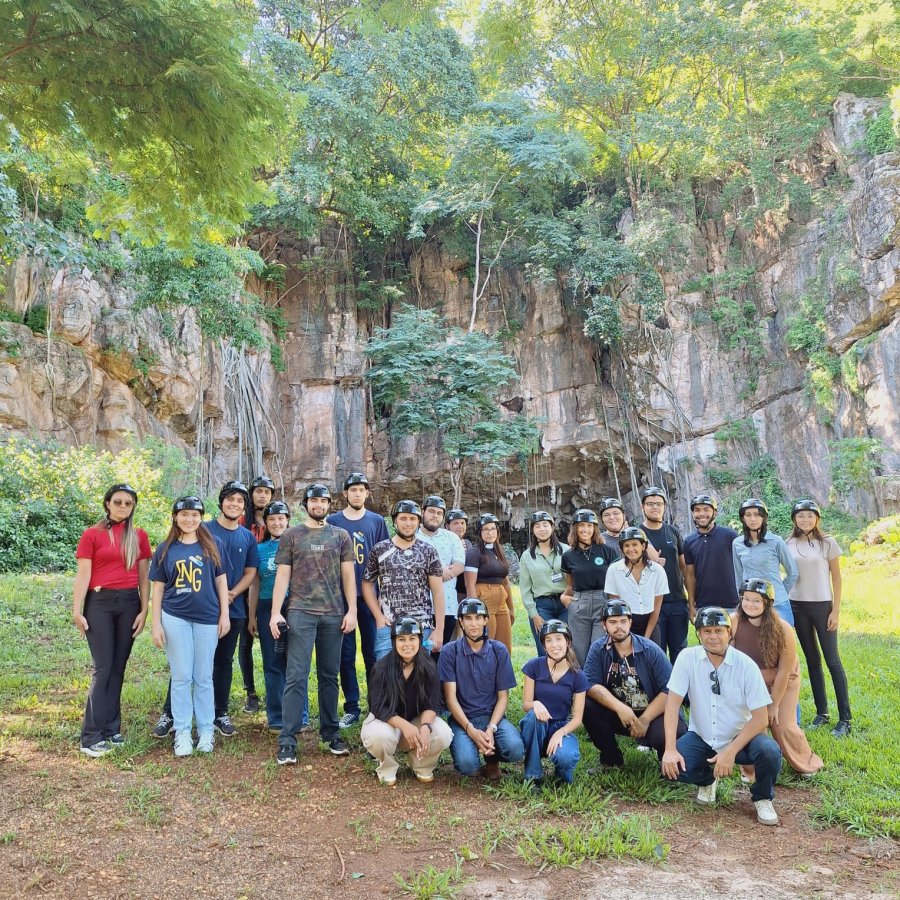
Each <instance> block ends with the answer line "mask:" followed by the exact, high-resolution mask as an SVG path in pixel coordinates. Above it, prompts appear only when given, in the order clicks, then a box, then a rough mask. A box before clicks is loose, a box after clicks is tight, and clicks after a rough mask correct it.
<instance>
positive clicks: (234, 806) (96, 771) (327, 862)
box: [0, 728, 898, 900]
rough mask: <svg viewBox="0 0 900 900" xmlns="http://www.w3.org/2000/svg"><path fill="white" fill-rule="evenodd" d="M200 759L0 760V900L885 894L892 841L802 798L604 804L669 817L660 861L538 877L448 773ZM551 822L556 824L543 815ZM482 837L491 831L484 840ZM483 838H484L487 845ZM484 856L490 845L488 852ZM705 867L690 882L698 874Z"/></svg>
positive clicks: (313, 744)
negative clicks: (439, 881)
mask: <svg viewBox="0 0 900 900" xmlns="http://www.w3.org/2000/svg"><path fill="white" fill-rule="evenodd" d="M242 740H244V742H245V743H244V745H243V749H242V750H241V752H240V753H237V752H233V751H231V750H230V749H229V748H228V747H227V746H225V745H224V742H221V744H220V745H219V746H217V748H216V753H215V754H214V755H213V756H212V757H211V758H202V757H199V756H194V757H191V758H189V759H185V760H176V759H175V758H174V757H173V756H172V754H171V745H170V744H169V743H165V744H161V745H160V746H159V747H154V748H153V749H151V750H150V751H149V752H146V753H142V754H141V755H140V756H139V757H137V758H136V759H135V760H134V761H133V765H132V766H130V767H127V766H126V767H123V766H122V765H121V763H118V764H117V763H115V762H112V761H110V760H100V761H94V760H89V759H87V758H85V757H84V756H82V755H81V754H79V753H78V752H77V750H76V749H73V751H72V752H70V753H66V754H53V753H48V752H46V751H42V750H40V749H38V748H37V747H36V746H34V745H32V744H29V743H26V742H18V743H13V744H12V745H10V746H8V747H7V748H6V750H4V751H3V752H2V753H0V896H3V897H8V896H20V895H23V894H24V895H27V896H37V897H39V896H47V897H66V898H81V897H100V898H130V897H139V898H151V897H152V898H184V897H186V896H195V897H204V898H206V897H210V898H244V897H246V898H257V897H276V896H285V897H303V898H311V900H316V898H326V897H328V898H331V897H335V896H347V897H351V898H353V897H358V898H369V900H371V898H372V897H382V896H385V897H396V896H399V895H400V894H401V890H400V888H399V887H398V885H397V882H396V880H395V878H394V875H395V873H400V874H401V875H406V874H408V873H410V872H411V871H421V870H423V869H425V868H426V867H427V866H433V867H434V868H435V869H438V870H442V869H446V868H448V867H451V866H453V865H454V864H455V862H456V860H457V858H458V857H457V854H458V853H459V852H460V849H461V848H465V851H464V855H465V856H472V857H475V858H472V859H467V860H466V861H464V862H463V863H462V873H463V875H464V876H465V877H467V878H469V879H472V880H471V881H470V882H469V883H468V884H467V885H466V886H465V887H464V888H463V889H462V892H461V896H465V897H495V898H509V900H518V898H529V900H539V898H559V897H571V898H594V897H597V898H599V897H601V896H602V897H604V898H606V897H608V896H609V895H610V891H611V890H614V891H615V893H616V894H617V895H618V896H620V897H621V896H624V897H633V898H640V897H648V898H650V897H652V898H654V900H659V898H663V897H675V898H680V897H685V898H688V897H690V898H697V897H702V896H713V895H716V894H729V895H731V896H735V897H751V896H752V897H765V898H766V900H781V898H788V897H806V896H826V895H827V896H829V897H847V898H851V897H852V898H861V897H869V896H873V895H878V894H882V895H892V896H895V895H896V891H897V888H898V880H897V873H898V854H897V846H896V845H895V844H893V843H892V842H878V841H867V840H861V839H858V838H855V837H853V836H851V835H848V834H846V833H844V832H841V831H838V830H836V829H826V830H816V829H814V828H813V827H811V825H810V822H809V818H808V816H807V814H806V807H807V806H808V805H809V804H810V802H811V799H810V795H809V793H808V791H806V790H803V789H799V788H797V789H784V790H781V789H780V790H779V795H778V801H777V805H778V809H779V813H780V814H781V816H782V824H781V826H780V827H778V828H764V827H762V826H759V825H757V824H756V822H755V819H754V817H753V808H752V806H751V805H750V801H749V796H748V795H747V794H746V793H745V792H739V793H738V795H737V801H736V802H735V804H734V805H733V806H731V807H729V808H719V809H715V810H703V811H699V810H698V811H694V810H693V809H691V808H690V807H689V806H687V805H674V806H673V807H671V808H670V807H665V808H658V807H657V808H650V807H633V806H629V807H627V808H626V806H625V805H624V804H619V806H620V808H621V809H622V811H624V812H634V811H642V812H646V813H649V814H650V815H653V816H661V815H665V816H669V817H671V818H673V819H674V821H671V822H670V823H668V824H667V825H666V827H665V829H664V832H665V837H666V841H667V842H668V844H669V845H670V851H669V854H668V857H667V858H666V860H665V861H664V862H662V863H657V864H650V863H632V862H623V861H620V860H604V861H601V862H597V863H594V862H589V863H585V864H583V865H582V866H580V867H579V868H577V869H556V870H551V869H544V870H540V869H535V868H531V867H529V866H527V865H525V864H524V863H523V862H522V860H520V859H519V858H518V857H517V855H516V854H515V851H514V848H513V847H512V846H510V845H509V843H508V842H505V841H504V840H502V839H501V840H499V841H498V840H497V833H498V829H499V830H500V831H501V832H502V829H503V828H504V827H506V826H505V824H504V823H513V822H515V823H517V824H516V825H515V826H512V825H511V826H510V827H511V828H514V827H527V825H528V822H527V821H523V819H522V815H521V810H517V809H516V805H515V804H514V803H512V802H510V801H507V800H498V799H496V798H494V797H492V796H490V795H489V794H488V793H487V792H486V791H485V790H484V789H483V788H482V787H481V786H480V785H479V784H477V783H476V782H472V781H465V780H462V779H459V778H458V777H457V776H456V775H454V774H453V773H452V769H451V768H450V767H449V766H448V765H445V766H443V767H442V768H441V769H439V770H438V777H437V779H436V781H435V782H434V783H433V784H432V785H422V784H419V783H418V782H416V781H415V779H412V778H401V780H400V783H399V785H398V786H397V787H396V788H393V789H390V788H382V787H380V786H379V785H378V784H377V783H376V782H375V778H374V776H373V775H371V774H370V773H369V772H367V770H366V763H365V761H364V759H363V756H362V753H361V751H359V750H358V749H357V750H356V751H355V752H354V754H353V755H352V756H351V757H349V758H335V757H332V756H330V755H328V754H327V753H322V752H321V751H320V749H319V746H318V743H317V739H316V737H315V736H313V735H309V734H307V735H303V736H302V738H301V741H302V744H301V746H302V750H303V754H302V756H301V758H300V763H299V765H297V766H293V767H283V768H279V767H277V766H275V765H274V762H273V754H274V750H275V740H274V738H272V737H271V736H269V735H268V734H265V733H264V732H263V731H262V729H260V728H257V729H256V730H255V731H253V732H252V733H251V734H247V733H246V732H245V734H244V736H243V738H242ZM557 821H561V820H557ZM486 835H487V836H488V837H487V838H486ZM491 836H492V837H491ZM492 844H495V846H493V848H492V849H491V845H492ZM699 872H704V873H705V874H704V875H703V877H702V880H700V879H698V873H699Z"/></svg>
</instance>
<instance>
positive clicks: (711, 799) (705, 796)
mask: <svg viewBox="0 0 900 900" xmlns="http://www.w3.org/2000/svg"><path fill="white" fill-rule="evenodd" d="M718 786H719V779H718V778H716V779H714V780H713V783H712V784H704V785H701V786H700V787H699V788H697V803H699V804H701V805H702V806H712V805H713V804H714V803H715V802H716V788H717V787H718Z"/></svg>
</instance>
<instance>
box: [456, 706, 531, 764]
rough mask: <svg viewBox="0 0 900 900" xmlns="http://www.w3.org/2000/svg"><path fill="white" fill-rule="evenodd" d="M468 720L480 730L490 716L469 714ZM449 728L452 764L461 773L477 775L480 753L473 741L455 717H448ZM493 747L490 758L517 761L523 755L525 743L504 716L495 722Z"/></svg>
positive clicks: (484, 726) (485, 725) (489, 719)
mask: <svg viewBox="0 0 900 900" xmlns="http://www.w3.org/2000/svg"><path fill="white" fill-rule="evenodd" d="M469 721H470V722H471V723H472V726H473V727H474V728H477V729H479V730H482V729H484V728H486V727H487V724H488V722H490V721H491V717H490V716H470V717H469ZM450 730H451V731H452V732H453V741H452V743H451V744H450V756H451V757H453V765H454V767H455V768H456V771H457V772H460V773H461V774H463V775H477V774H478V770H479V769H480V768H481V754H480V753H479V752H478V748H477V747H476V746H475V742H474V741H473V740H472V738H470V737H469V736H468V735H467V734H466V733H465V731H463V729H462V728H461V727H460V726H459V725H458V724H457V722H456V719H453V718H451V719H450ZM494 747H495V749H496V753H494V754H493V756H491V759H500V760H502V761H503V762H518V761H519V760H520V759H522V757H523V756H525V745H524V744H523V743H522V736H521V735H520V734H519V730H518V729H517V728H516V726H515V725H513V724H512V722H510V721H509V719H507V718H506V717H504V718H502V719H501V720H500V721H499V723H498V724H497V731H496V732H495V733H494Z"/></svg>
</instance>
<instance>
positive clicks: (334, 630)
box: [278, 609, 344, 749]
mask: <svg viewBox="0 0 900 900" xmlns="http://www.w3.org/2000/svg"><path fill="white" fill-rule="evenodd" d="M285 618H286V619H287V623H288V626H289V627H290V631H288V634H287V676H286V682H285V687H284V700H283V702H282V706H281V711H282V728H281V734H280V735H279V737H278V742H279V744H280V745H281V746H287V747H291V748H292V749H293V748H295V747H296V746H297V737H296V735H297V732H298V731H299V730H300V727H301V725H302V724H303V710H304V707H305V706H306V703H307V697H308V691H309V671H310V668H311V666H312V654H313V648H315V651H316V677H317V679H318V682H319V734H320V736H321V738H322V740H323V741H325V743H326V744H328V743H331V741H333V740H334V739H335V738H336V737H338V735H339V734H340V731H339V729H338V714H337V713H338V672H339V670H340V667H341V645H342V641H343V637H344V635H343V633H342V632H341V622H342V621H343V619H344V617H343V616H342V615H340V616H337V615H335V616H314V615H312V614H311V613H307V612H304V611H303V610H300V609H289V610H288V611H287V613H286V614H285Z"/></svg>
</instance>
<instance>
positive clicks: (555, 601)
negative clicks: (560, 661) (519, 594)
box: [528, 595, 569, 656]
mask: <svg viewBox="0 0 900 900" xmlns="http://www.w3.org/2000/svg"><path fill="white" fill-rule="evenodd" d="M534 605H535V607H536V608H537V612H538V615H539V616H540V617H541V618H542V619H543V620H544V621H545V622H546V621H547V620H548V619H559V620H560V621H561V622H568V621H569V610H568V609H567V608H566V607H565V606H563V604H562V601H561V600H560V599H559V596H558V595H557V596H553V597H535V598H534ZM528 626H529V628H531V636H532V637H533V638H534V646H535V647H536V648H537V653H538V656H546V655H547V654H546V653H545V651H544V647H543V645H542V644H541V639H540V636H539V635H538V630H537V628H535V627H534V622H532V621H531V617H530V616H529V618H528Z"/></svg>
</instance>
